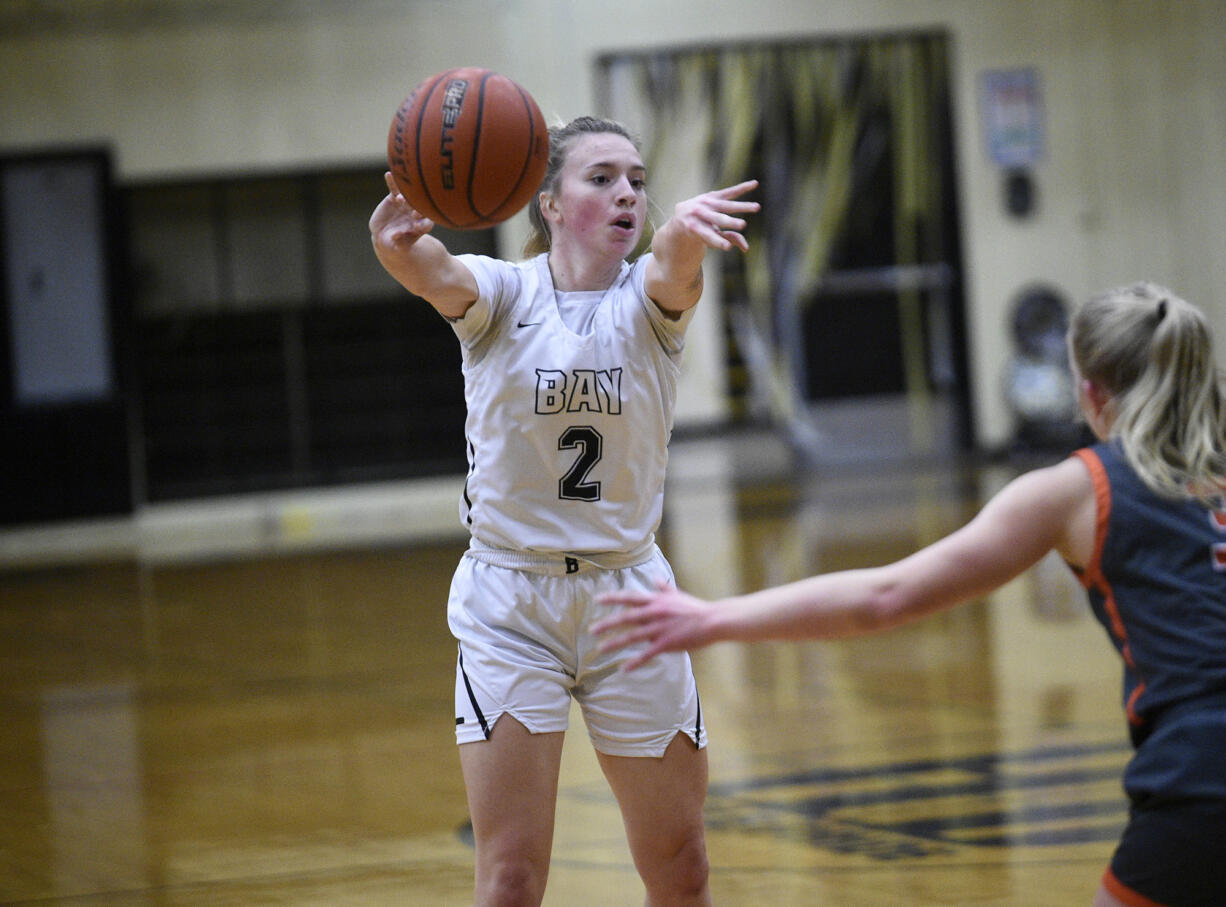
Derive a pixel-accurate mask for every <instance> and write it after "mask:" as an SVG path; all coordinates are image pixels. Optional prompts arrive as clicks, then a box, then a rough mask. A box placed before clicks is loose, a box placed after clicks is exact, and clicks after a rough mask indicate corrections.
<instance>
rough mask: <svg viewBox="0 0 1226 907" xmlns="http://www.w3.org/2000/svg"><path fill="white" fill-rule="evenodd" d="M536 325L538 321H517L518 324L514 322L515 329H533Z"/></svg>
mask: <svg viewBox="0 0 1226 907" xmlns="http://www.w3.org/2000/svg"><path fill="white" fill-rule="evenodd" d="M538 324H540V322H539V321H519V322H516V324H515V326H516V327H517V328H534V327H536V326H537V325H538Z"/></svg>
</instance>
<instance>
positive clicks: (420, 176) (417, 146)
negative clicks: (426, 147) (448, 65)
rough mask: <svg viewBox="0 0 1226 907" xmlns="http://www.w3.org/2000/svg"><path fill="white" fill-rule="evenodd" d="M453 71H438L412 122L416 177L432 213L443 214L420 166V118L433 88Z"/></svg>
mask: <svg viewBox="0 0 1226 907" xmlns="http://www.w3.org/2000/svg"><path fill="white" fill-rule="evenodd" d="M455 71H456V70H454V69H449V70H447V71H446V72H443V73H439V75H438V76H437V77H436V78H435V80H434V82H433V83H432V84H431V85H430V88H429V89H428V90H427V91H426V95H425V97H424V98H422V102H421V104H420V105H419V107H418V110H417V122H416V124H414V133H413V156H414V157H415V158H416V159H417V179H418V181H419V183H420V184H421V191H422V192H424V193H425V194H426V198H427V199H429V201H430V204H431V205H432V206H433V207H434V212H433V213H434V214H443V209H442V207H441V206H440V205H439V203H438V202H437V201H436V200H435V198H434V193H433V192H431V191H430V183H429V181H428V180H427V179H426V171H425V168H424V167H423V166H422V162H421V130H422V120H424V119H425V118H426V111H427V110H428V109H429V103H430V98H431V97H433V95H434V90H435V89H436V88H438V86H439V84H440V83H442V81H443V80H444V79H447V78H449V77H450V76H451V75H452V73H454V72H455ZM422 213H423V214H426V215H427V216H429V213H430V212H425V211H423V212H422ZM431 219H433V218H431ZM441 220H443V221H444V222H446V223H451V220H450V218H448V217H446V216H444V217H442V218H441Z"/></svg>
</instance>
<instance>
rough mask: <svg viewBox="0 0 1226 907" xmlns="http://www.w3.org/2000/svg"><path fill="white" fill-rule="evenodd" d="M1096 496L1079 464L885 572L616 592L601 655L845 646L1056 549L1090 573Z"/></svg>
mask: <svg viewBox="0 0 1226 907" xmlns="http://www.w3.org/2000/svg"><path fill="white" fill-rule="evenodd" d="M1093 527H1094V490H1093V485H1092V483H1091V481H1090V476H1089V473H1088V471H1087V470H1086V469H1085V467H1084V466H1083V465H1082V464H1081V463H1080V462H1079V461H1077V460H1072V459H1070V460H1066V461H1064V462H1063V463H1060V464H1057V465H1055V466H1051V467H1047V468H1045V469H1040V470H1035V471H1034V472H1030V473H1027V474H1026V475H1023V476H1021V477H1019V478H1017V479H1015V480H1014V481H1013V482H1011V483H1010V484H1009V485H1007V486H1006V487H1005V488H1004V489H1003V490H1002V491H1001V492H1000V493H999V494H997V495H996V497H994V498H993V499H992V500H991V501H989V502H988V504H987V505H986V506H985V507H984V508H983V510H981V511H980V512H979V514H978V516H976V517H975V519H973V520H972V521H971V522H970V523H968V524H967V525H965V526H963V527H962V528H961V529H959V530H958V531H956V532H954V533H953V534H951V535H948V536H946V537H945V538H943V539H941V540H940V541H938V542H935V543H933V544H932V545H929V546H928V547H926V548H923V549H921V550H919V551H917V552H915V553H914V554H912V555H910V556H909V557H906V558H903V559H902V560H900V561H895V562H894V563H892V564H887V565H885V566H882V567H873V568H870V569H864V570H846V571H842V572H839V573H827V574H822V575H819V576H811V577H808V578H807V579H802V580H798V581H797V582H794V583H789V584H787V585H782V586H775V587H772V588H770V589H763V590H761V591H759V592H753V593H749V594H747V595H738V596H735V597H732V598H726V599H722V600H720V601H716V602H706V601H703V600H701V599H698V598H695V597H694V596H692V595H688V594H686V593H684V592H680V591H678V590H676V589H673V588H671V587H669V586H662V587H661V588H660V590H659V591H657V592H654V593H650V592H646V593H645V592H629V591H622V592H610V593H606V594H604V595H602V596H600V601H601V602H602V603H603V604H609V605H620V606H622V607H621V609H620V610H619V611H618V612H616V613H615V614H613V615H611V616H610V617H607V618H604V619H603V620H600V621H597V622H596V623H595V624H593V626H592V630H593V632H596V633H601V634H609V636H608V639H607V640H606V641H605V642H604V643H603V644H602V646H601V647H602V649H605V650H609V649H615V648H619V647H622V646H627V645H630V644H632V643H646V644H647V646H646V649H645V650H644V651H643V652H642V653H641V654H637V655H636V656H635V657H634V658H632V659H631V660H630V661H628V662H627V663H626V664H625V666H624V669H625V670H630V669H632V668H635V667H637V666H639V665H641V664H643V663H644V662H646V661H649V660H651V659H652V658H654V657H655V656H656V655H658V654H659V653H661V652H670V651H677V650H680V649H697V648H701V647H703V646H707V645H710V644H711V643H714V642H719V641H721V640H736V641H740V642H756V641H762V640H769V639H777V640H787V639H792V640H795V639H836V638H841V637H848V636H860V635H863V634H866V633H871V632H875V631H878V630H885V629H888V628H890V627H896V626H899V625H901V624H904V623H907V622H910V621H913V620H917V619H919V618H921V617H925V616H927V615H930V614H933V613H935V612H937V611H941V610H944V609H946V608H950V607H953V606H954V605H957V604H959V603H961V602H965V601H970V600H973V599H976V598H978V597H980V596H983V595H985V594H987V593H988V592H990V591H992V590H993V589H995V588H997V587H998V586H1001V585H1003V584H1004V583H1005V582H1007V581H1009V580H1010V579H1012V578H1013V577H1015V576H1017V575H1018V574H1019V573H1021V572H1022V571H1023V570H1025V569H1027V568H1028V567H1031V566H1033V565H1034V564H1036V563H1038V561H1039V560H1040V558H1042V557H1043V556H1044V555H1045V554H1047V552H1049V551H1051V550H1053V549H1055V550H1057V551H1059V552H1060V553H1061V555H1063V556H1064V557H1065V559H1066V560H1068V561H1070V562H1072V563H1077V564H1084V563H1085V562H1086V560H1087V559H1088V556H1089V549H1088V548H1087V544H1092V541H1091V540H1092V538H1093V534H1094V528H1093Z"/></svg>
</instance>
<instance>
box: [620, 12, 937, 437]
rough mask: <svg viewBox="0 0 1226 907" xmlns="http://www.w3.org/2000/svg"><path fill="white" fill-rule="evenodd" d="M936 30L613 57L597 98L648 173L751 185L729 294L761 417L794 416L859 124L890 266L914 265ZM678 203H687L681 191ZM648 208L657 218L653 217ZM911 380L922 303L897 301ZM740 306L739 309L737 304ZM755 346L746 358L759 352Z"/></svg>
mask: <svg viewBox="0 0 1226 907" xmlns="http://www.w3.org/2000/svg"><path fill="white" fill-rule="evenodd" d="M944 47H945V44H944V39H943V38H941V37H940V36H925V35H919V36H906V37H889V38H881V39H872V38H856V39H848V40H837V41H834V40H821V41H817V40H815V41H814V42H812V43H808V42H803V41H799V42H789V43H777V44H769V43H768V44H758V45H751V46H735V47H727V48H718V47H716V48H704V49H688V50H687V49H681V50H669V51H658V52H637V53H633V54H625V55H610V56H608V57H606V58H604V59H603V60H602V72H601V76H602V77H603V82H602V88H603V91H604V99H603V100H604V106H605V108H606V109H607V110H608V112H609V114H610V115H612V116H615V117H617V118H618V119H621V120H623V121H625V122H627V123H628V124H631V125H632V126H633V127H634V128H635V129H636V130H638V131H639V133H640V134H641V136H642V138H643V140H644V143H645V144H644V156H645V160H646V163H647V166H648V171H649V173H651V174H652V177H651V179H652V182H653V183H655V184H656V185H664V186H668V187H669V188H670V189H672V188H673V186H672V185H671V184H670V183H668V182H666V181H661V180H659V176H660V175H661V174H662V173H663V174H689V175H690V177H691V181H692V182H693V184H694V186H693V188H694V191H699V190H701V189H703V188H711V187H714V186H723V185H730V184H732V183H736V182H739V181H741V180H743V179H749V178H751V177H752V178H756V179H758V180H760V182H761V186H760V189H759V192H758V194H757V196H756V198H758V200H759V201H761V202H762V214H761V215H759V216H758V217H755V218H753V219H752V220H751V222H750V226H749V228H748V230H747V237H748V239H749V243H750V251H749V254H748V255H746V256H744V259H743V261H742V262H740V264H739V265H735V266H739V267H743V275H742V280H741V281H740V283H741V284H742V285H743V293H742V294H740V295H741V296H742V297H743V298H735V296H734V297H730V298H728V299H726V300H725V302H726V303H727V305H728V306H729V307H730V312H729V315H730V318H731V320H732V323H733V325H734V329H735V330H734V333H735V336H736V338H737V342H738V345H740V346H741V347H742V350H741V351H742V354H743V355H744V357H745V359H746V362H747V364H748V365H749V367H750V369H751V372H752V380H751V384H752V385H753V387H754V394H755V396H756V397H757V398H758V399H759V401H760V402H761V403H762V404H763V405H765V406H768V407H769V409H770V415H771V416H773V417H775V418H778V419H782V420H785V421H787V420H792V419H795V418H797V417H798V410H799V409H802V408H803V406H804V404H803V402H802V396H803V395H802V393H801V390H800V386H799V382H798V380H797V377H798V375H799V374H802V373H803V367H804V366H803V357H804V350H803V348H802V343H803V341H802V336H803V332H802V331H801V329H800V328H801V318H802V316H803V315H804V314H805V313H804V307H805V306H806V305H810V304H812V300H813V299H815V298H816V296H817V293H816V291H817V289H818V288H819V286H820V284H821V281H822V278H823V275H824V274H825V273H826V272H827V269H828V266H829V261H830V255H831V250H832V247H833V245H834V243H835V242H836V241H837V240H838V238H839V236H840V234H841V232H842V231H843V230H844V225H845V222H846V220H847V217H848V212H849V210H850V208H851V205H852V203H853V187H854V186H855V184H856V178H857V163H858V160H859V158H860V157H862V156H863V155H864V154H865V149H864V147H863V145H864V143H865V137H866V134H867V132H866V128H865V125H866V122H867V120H868V118H869V117H875V118H878V120H880V118H881V117H883V116H884V117H886V118H887V119H888V122H889V130H888V135H889V142H890V143H891V147H890V148H889V152H890V158H891V160H892V162H893V168H894V184H893V187H892V193H893V198H894V211H895V225H894V227H895V229H894V235H893V236H892V237H883V238H882V240H883V242H885V243H890V244H892V245H893V247H894V250H895V259H896V261H895V264H899V265H907V264H916V263H919V262H921V261H922V260H924V258H923V256H924V255H925V253H926V252H927V251H928V250H925V249H924V248H923V242H924V238H923V236H921V235H920V234H921V227H922V225H923V224H924V223H929V224H930V223H931V222H932V219H933V218H939V216H940V206H941V204H942V202H941V200H942V198H943V197H944V196H943V192H944V187H942V186H941V185H940V173H941V169H940V167H939V166H938V161H937V160H936V145H935V141H936V138H935V135H934V131H933V127H932V125H931V117H930V116H929V112H930V110H931V108H932V107H933V105H934V104H935V100H934V98H935V93H936V92H940V91H943V90H944V79H945V72H946V61H945V59H944ZM678 197H684V196H683V195H678ZM659 216H660V213H659V212H657V217H659ZM899 304H900V315H901V323H902V325H903V330H904V334H905V335H907V336H905V337H904V342H903V350H904V353H903V355H904V357H905V359H906V362H905V363H904V373H905V375H906V379H907V382H908V389H909V390H911V389H917V390H920V391H922V390H923V389H924V388H925V387H926V381H925V370H924V350H923V342H922V334H923V332H922V326H921V325H920V324H919V318H920V315H919V311H920V310H919V300H918V298H917V297H915V296H914V295H911V296H908V295H907V294H906V293H901V294H900V301H899ZM738 307H739V308H740V312H739V313H738V312H737V311H735V310H736V309H737V308H738ZM755 350H757V354H755V352H754V351H755Z"/></svg>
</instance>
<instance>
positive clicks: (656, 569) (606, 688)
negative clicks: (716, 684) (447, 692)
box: [447, 549, 707, 757]
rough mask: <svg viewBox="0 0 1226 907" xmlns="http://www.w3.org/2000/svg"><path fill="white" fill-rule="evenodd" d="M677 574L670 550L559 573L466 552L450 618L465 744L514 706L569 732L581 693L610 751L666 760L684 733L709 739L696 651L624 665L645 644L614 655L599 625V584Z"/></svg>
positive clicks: (515, 711)
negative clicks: (620, 564)
mask: <svg viewBox="0 0 1226 907" xmlns="http://www.w3.org/2000/svg"><path fill="white" fill-rule="evenodd" d="M572 564H573V561H572ZM672 576H673V575H672V570H671V568H670V567H669V565H668V561H667V560H665V558H664V555H663V554H662V553H660V551H659V550H658V549H657V550H656V552H655V554H654V556H653V557H652V558H651V559H650V560H648V561H647V562H646V563H642V564H639V565H637V566H634V567H625V568H622V569H617V570H609V569H602V568H598V567H592V566H588V565H585V566H584V567H583V568H582V569H578V570H576V571H575V572H573V573H569V574H567V573H559V575H549V574H542V573H538V572H529V571H526V570H514V569H508V568H506V567H499V566H494V565H492V564H489V563H485V562H483V561H480V560H478V559H476V558H474V557H471V556H465V557H463V558H461V560H460V565H459V567H458V568H456V572H455V576H454V578H453V579H452V584H451V597H450V600H449V601H448V603H447V621H448V624H449V625H450V627H451V632H452V633H453V634H454V635H455V637H456V639H457V640H458V641H459V658H458V660H457V665H456V691H455V703H456V740H457V742H458V743H471V742H474V741H479V740H484V739H486V738H488V737H489V734H490V731H491V730H492V729H493V727H494V724H495V723H496V722H497V721H498V719H499V718H500V717H502V716H503V715H511V716H513V717H514V718H515V719H516V720H517V721H519V722H520V723H521V724H522V725H524V727H526V728H527V729H528V730H529V731H531V732H532V733H534V734H540V733H549V732H554V731H565V730H566V729H567V724H568V718H569V715H570V699H571V697H572V696H573V697H574V699H575V701H576V702H577V703H578V704H579V707H580V709H581V710H582V713H583V718H584V722H585V723H586V725H587V730H588V736H589V737H590V738H591V740H592V745H593V746H595V748H596V749H597V750H598V751H600V752H602V753H605V754H608V755H611V756H655V757H659V756H662V755H663V754H664V750H665V749H666V748H667V747H668V745H669V743H671V742H672V740H673V738H674V737H675V736H676V735H677V734H678V733H683V734H685V735H686V736H688V737H689V738H690V739H691V740H692V741H693V742H694V744H695V745H696V746H698V747H700V748H701V747H704V746H706V742H707V732H706V727H705V725H704V723H703V717H702V706H701V704H700V702H699V699H698V688H697V685H696V684H695V682H694V672H693V669H692V668H691V666H690V657H689V655H688V654H687V653H684V652H680V653H667V654H665V655H661V656H659V657H657V658H655V659H654V660H652V661H651V662H649V663H648V664H646V665H643V666H642V667H640V668H637V669H636V670H634V671H630V672H629V673H621V672H620V671H619V670H618V668H619V666H620V665H621V663H622V662H623V661H625V660H626V659H627V658H628V657H629V656H630V654H631V653H632V652H633V651H634V649H633V647H631V648H629V649H626V650H622V651H618V652H609V653H602V652H600V651H599V650H598V649H599V642H600V641H599V639H597V638H596V637H595V636H593V635H592V634H591V633H590V632H589V630H588V627H589V626H590V625H591V624H592V623H593V622H594V621H596V620H597V619H598V618H599V617H602V616H604V615H605V614H607V613H608V610H609V609H608V607H607V606H603V605H598V604H596V602H595V601H594V599H595V597H596V596H597V595H598V594H599V593H601V592H605V591H612V590H615V589H622V588H630V589H651V590H654V589H655V588H656V582H657V580H659V579H668V580H669V581H670V582H671V581H672Z"/></svg>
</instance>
